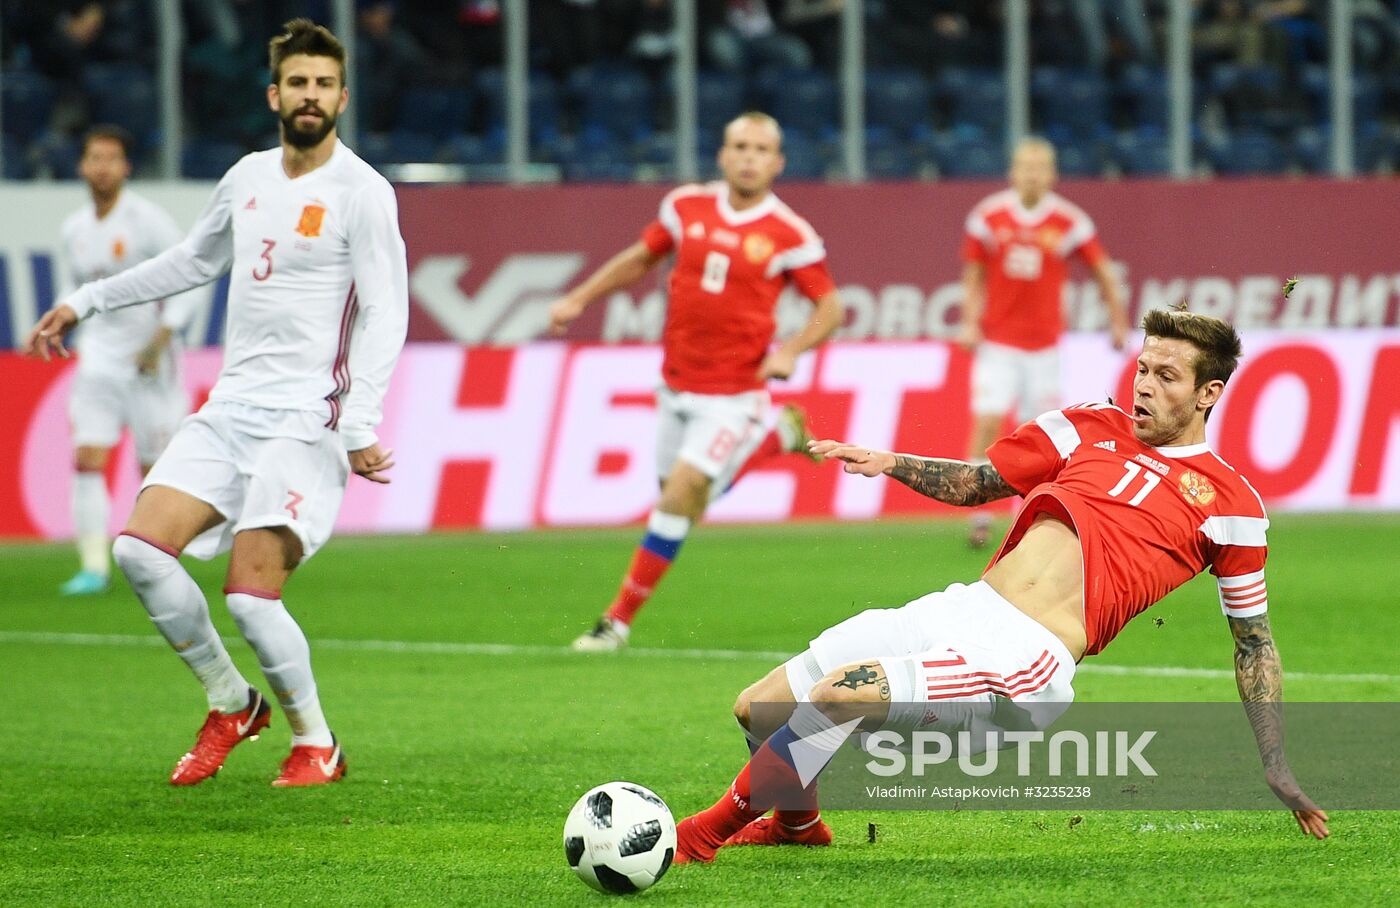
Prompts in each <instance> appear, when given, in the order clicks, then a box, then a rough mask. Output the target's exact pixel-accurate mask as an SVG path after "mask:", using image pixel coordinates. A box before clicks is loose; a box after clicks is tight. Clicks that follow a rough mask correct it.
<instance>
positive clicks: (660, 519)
mask: <svg viewBox="0 0 1400 908" xmlns="http://www.w3.org/2000/svg"><path fill="white" fill-rule="evenodd" d="M782 141H783V136H782V130H781V129H780V128H779V127H778V123H777V121H776V120H774V119H773V118H772V117H770V116H768V115H767V114H760V113H747V114H743V115H741V116H739V117H737V118H735V119H734V120H733V121H732V122H731V123H730V124H729V125H728V126H727V127H726V128H725V131H724V146H723V147H722V148H721V149H720V152H719V166H720V170H721V171H722V172H723V174H724V180H723V181H721V182H716V183H709V184H706V185H703V186H702V185H688V186H682V187H680V188H679V189H676V190H675V191H673V192H672V193H671V194H669V195H668V196H666V198H665V199H664V200H663V201H662V203H661V210H660V213H659V214H658V215H657V219H656V220H655V221H653V222H652V223H651V224H650V225H648V226H647V228H646V229H645V230H644V231H643V232H642V237H641V239H640V240H639V241H638V242H636V243H634V244H632V245H631V246H629V247H627V248H626V249H624V250H623V251H622V252H620V253H618V254H617V255H615V256H614V257H613V258H612V259H611V260H609V261H608V262H607V263H606V264H604V265H603V266H602V267H601V268H599V269H598V270H597V271H596V272H594V273H593V274H592V275H591V276H590V277H589V278H588V279H587V280H586V281H584V282H583V283H582V284H580V285H579V286H578V287H576V288H574V289H573V290H572V291H571V292H569V293H568V294H567V295H566V296H564V298H563V299H561V300H559V301H558V302H556V303H555V304H554V305H553V306H552V307H551V308H550V327H551V329H552V330H553V331H554V332H555V333H556V334H558V333H562V332H563V331H564V329H565V327H566V326H567V325H568V324H569V323H570V322H572V321H573V320H574V319H576V318H578V317H579V315H580V314H582V312H583V310H584V308H585V307H587V306H588V305H589V304H590V303H592V302H594V301H595V300H598V299H602V298H604V297H606V296H608V295H609V294H611V293H612V292H614V291H615V290H618V289H620V288H622V287H627V286H629V285H631V284H634V283H636V282H637V281H639V280H641V278H642V277H643V276H644V275H645V274H646V273H647V272H649V271H650V270H651V269H652V268H654V267H655V266H656V265H657V264H658V263H659V262H661V261H662V260H663V259H665V258H666V257H668V256H674V259H675V261H674V265H673V268H672V271H671V278H670V283H669V285H668V289H669V303H668V306H667V312H666V327H665V329H664V331H663V332H662V339H661V343H662V348H663V351H664V354H665V359H664V361H663V362H662V364H661V377H662V387H661V388H660V390H659V391H658V392H657V395H656V405H657V417H658V438H657V446H656V447H657V451H656V457H657V473H658V476H659V477H660V480H661V498H660V500H659V501H658V502H657V504H656V507H655V508H654V509H653V510H652V512H651V516H650V517H649V519H648V520H647V532H646V535H645V536H644V537H643V538H642V542H641V545H639V546H638V547H637V552H636V554H635V555H634V556H633V558H632V564H631V566H630V567H628V569H627V574H626V576H625V577H624V578H623V580H622V586H621V588H620V589H619V590H618V592H617V596H616V597H615V598H614V600H613V602H612V604H611V605H610V606H609V607H608V609H607V611H606V612H605V613H604V614H603V616H602V617H601V618H600V619H599V620H598V623H597V625H596V626H595V627H594V628H593V630H591V631H589V632H588V633H586V634H584V635H582V636H581V637H579V638H578V639H577V640H575V641H574V649H577V650H582V651H585V652H600V651H609V650H617V649H620V648H621V647H623V646H626V645H627V639H628V636H629V633H630V629H631V624H632V619H633V618H634V617H635V616H636V614H637V611H638V610H639V609H640V608H641V607H642V606H643V605H645V604H646V601H647V599H648V598H650V596H651V594H652V591H653V590H655V588H656V585H657V584H658V583H659V582H660V581H661V578H662V576H663V575H664V574H665V573H666V571H667V569H668V568H670V566H671V562H672V561H674V560H675V558H676V555H677V553H678V552H679V551H680V547H681V544H682V543H683V542H684V541H685V537H686V535H687V534H688V533H689V532H690V528H691V527H692V526H693V525H694V524H695V522H696V521H698V520H699V519H700V518H701V516H702V515H703V514H704V513H705V509H706V507H707V506H708V505H709V503H710V501H712V500H713V499H714V498H715V497H716V496H718V495H720V494H722V493H723V492H724V491H725V490H726V489H728V488H729V487H730V486H731V485H733V484H734V481H735V480H736V479H737V478H738V477H739V476H740V475H742V474H743V472H744V471H745V470H746V469H747V468H748V467H749V466H750V465H751V464H753V463H755V462H757V461H758V460H760V459H765V458H767V457H769V456H771V455H774V454H778V453H781V452H783V451H794V452H801V453H804V454H805V453H807V450H806V444H807V441H808V435H807V428H806V420H805V417H804V416H803V414H802V411H800V410H798V409H797V408H795V407H784V408H783V410H782V412H780V413H779V416H778V421H777V425H776V427H775V428H773V429H771V430H770V429H768V428H767V425H768V410H769V398H768V390H767V381H768V379H770V378H787V377H788V376H789V375H791V374H792V371H793V369H794V368H795V367H796V363H797V357H798V356H799V355H801V354H802V353H803V352H805V351H807V350H810V349H811V348H812V347H815V346H816V345H817V344H819V343H821V342H822V341H824V340H825V339H826V338H827V337H828V336H829V335H830V334H831V332H832V331H834V330H835V329H836V327H837V326H838V325H839V324H840V323H841V319H842V315H843V309H842V306H841V299H840V297H839V296H838V295H837V292H836V285H835V284H834V283H833V282H832V280H831V275H830V274H829V273H828V272H827V268H826V248H825V247H824V246H823V245H822V240H821V237H819V236H817V234H816V232H815V231H813V230H812V227H811V225H809V224H808V223H807V222H806V221H804V220H803V219H802V218H800V217H798V216H797V215H796V214H794V213H793V211H792V209H790V208H788V207H787V205H784V204H783V203H782V202H781V201H780V200H779V199H778V197H777V196H775V195H773V193H772V186H773V181H774V180H776V179H777V177H778V174H779V173H781V172H782V169H783V152H782ZM788 283H791V284H793V285H794V286H796V287H797V289H798V290H799V291H801V293H802V294H803V295H804V296H806V297H807V298H808V299H810V300H811V301H812V302H813V303H814V304H815V307H816V308H815V310H814V311H813V312H812V316H811V319H810V320H809V321H808V323H807V325H806V326H805V327H804V328H803V329H802V330H801V331H799V332H798V333H797V334H795V335H793V336H792V337H790V338H788V339H787V340H785V341H784V342H783V343H782V344H780V345H779V346H778V347H777V348H776V349H773V350H771V351H770V350H769V345H770V344H771V343H772V340H773V332H774V330H775V323H774V318H773V309H774V307H775V306H776V305H777V302H778V294H779V293H781V292H782V290H783V288H784V287H785V286H786V285H787V284H788Z"/></svg>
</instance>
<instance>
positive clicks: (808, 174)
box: [783, 129, 827, 180]
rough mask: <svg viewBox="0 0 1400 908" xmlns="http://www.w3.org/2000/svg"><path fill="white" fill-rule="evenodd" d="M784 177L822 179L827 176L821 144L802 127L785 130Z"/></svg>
mask: <svg viewBox="0 0 1400 908" xmlns="http://www.w3.org/2000/svg"><path fill="white" fill-rule="evenodd" d="M783 157H785V158H786V159H787V165H786V166H785V167H784V168H783V177H784V179H789V180H820V179H824V178H825V177H826V165H827V162H826V158H825V156H824V155H823V154H822V149H821V145H820V144H819V143H818V142H817V140H816V139H813V138H812V137H811V136H809V135H808V134H807V133H805V132H803V131H802V130H800V129H784V130H783Z"/></svg>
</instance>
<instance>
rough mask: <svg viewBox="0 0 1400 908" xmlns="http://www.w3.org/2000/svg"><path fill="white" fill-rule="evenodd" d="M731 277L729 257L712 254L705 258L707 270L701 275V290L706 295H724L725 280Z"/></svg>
mask: <svg viewBox="0 0 1400 908" xmlns="http://www.w3.org/2000/svg"><path fill="white" fill-rule="evenodd" d="M728 276H729V256H727V255H725V254H724V253H723V252H711V253H709V254H707V255H706V256H705V270H704V273H702V274H701V275H700V289H701V290H704V291H705V292H706V293H723V292H724V280H725V278H726V277H728Z"/></svg>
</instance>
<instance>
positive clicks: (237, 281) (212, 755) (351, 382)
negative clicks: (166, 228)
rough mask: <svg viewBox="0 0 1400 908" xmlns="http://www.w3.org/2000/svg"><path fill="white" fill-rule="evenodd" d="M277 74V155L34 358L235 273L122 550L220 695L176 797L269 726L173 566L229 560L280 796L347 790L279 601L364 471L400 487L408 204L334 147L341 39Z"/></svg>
mask: <svg viewBox="0 0 1400 908" xmlns="http://www.w3.org/2000/svg"><path fill="white" fill-rule="evenodd" d="M269 58H270V64H271V75H272V84H271V85H269V86H268V89H267V98H268V106H269V107H270V108H271V109H272V110H273V111H275V112H276V113H277V115H278V117H279V119H280V121H281V134H282V142H281V145H280V147H278V148H273V149H270V150H268V151H262V152H256V153H254V154H250V155H248V156H247V157H245V158H243V159H242V160H240V161H239V162H238V163H237V164H235V165H234V166H233V167H232V168H230V169H229V171H228V173H227V174H225V175H224V178H223V179H222V180H220V181H219V184H218V186H217V187H216V188H215V190H214V197H213V199H212V200H211V201H210V203H209V206H208V208H207V209H206V210H205V211H204V213H203V214H202V215H201V216H200V219H199V221H198V222H197V223H196V224H195V226H194V229H193V230H192V231H191V232H190V235H189V236H188V237H186V238H185V240H184V241H183V242H181V243H180V244H179V245H178V246H176V247H174V248H173V249H171V250H169V251H167V252H165V253H163V254H162V255H160V256H158V257H156V258H154V259H152V260H151V261H149V262H145V263H143V264H141V265H138V266H137V267H135V268H132V269H131V270H129V271H125V272H123V273H121V274H119V275H115V276H113V277H109V278H105V279H103V280H100V281H96V282H94V283H91V284H87V285H85V286H83V287H82V288H80V289H79V290H78V291H77V292H76V293H74V294H72V295H71V296H69V297H68V298H67V299H66V300H65V301H64V304H63V305H60V306H58V307H56V308H55V309H53V310H52V311H51V312H49V313H48V314H47V315H46V316H45V317H44V318H43V319H42V320H41V321H40V322H39V324H38V325H37V326H36V327H35V329H34V331H33V332H32V333H31V335H30V337H29V339H28V342H27V348H28V350H29V351H30V352H33V353H37V354H39V355H42V356H44V357H45V358H47V357H48V356H49V355H50V353H59V354H60V355H63V354H66V351H65V350H64V348H63V345H62V337H63V333H64V332H65V331H67V330H68V328H70V327H71V326H72V325H73V324H75V323H76V322H77V321H78V320H79V318H80V317H87V316H90V315H93V314H94V313H109V312H114V311H117V310H121V309H125V308H126V307H128V306H132V305H135V304H137V303H140V302H145V301H148V300H152V299H157V298H160V297H164V296H167V295H169V294H172V293H177V292H180V291H183V290H187V289H189V288H191V287H195V286H198V285H200V284H204V283H207V282H208V281H211V280H213V279H214V278H216V277H218V276H219V275H220V274H222V273H224V272H225V271H228V272H230V274H231V281H230V285H229V308H228V329H227V337H226V341H225V351H224V367H223V371H222V372H221V373H220V374H219V379H218V382H217V383H216V384H215V386H214V389H213V390H212V391H211V392H210V395H209V401H208V403H206V404H205V405H204V406H203V407H202V408H201V409H200V410H199V412H198V413H196V414H194V415H193V416H191V417H189V418H188V419H187V420H186V421H185V422H184V423H183V424H182V425H181V426H180V429H179V431H178V432H177V433H176V435H175V438H174V440H172V441H171V443H170V446H169V447H168V448H166V450H165V452H164V453H163V454H162V455H161V456H160V458H159V459H158V460H157V461H156V464H155V466H154V467H153V468H152V470H151V472H150V475H148V476H147V477H146V481H145V483H144V485H143V487H142V491H141V495H140V497H139V498H138V499H137V501H136V507H135V510H134V511H133V513H132V515H131V518H130V520H129V521H128V522H127V525H126V529H125V530H124V531H123V532H122V534H121V536H120V537H119V538H118V539H117V541H116V543H115V544H114V545H113V546H112V552H113V555H114V556H115V557H116V561H117V564H118V565H119V566H120V567H121V569H122V572H123V573H125V574H126V577H127V579H128V580H129V581H130V582H131V586H132V589H133V590H135V591H136V595H137V596H138V597H139V598H140V600H141V603H142V604H143V605H144V606H145V607H146V610H147V611H148V612H149V613H150V615H151V620H152V621H154V622H155V624H156V626H157V627H158V628H160V631H161V633H162V634H164V635H165V638H166V639H167V640H169V641H170V644H171V646H173V647H174V648H175V651H176V652H177V653H179V654H180V657H181V658H182V659H184V660H185V662H186V663H187V664H188V665H189V667H190V668H191V670H193V672H194V674H195V676H196V677H197V678H198V679H199V680H200V682H201V683H202V684H203V685H204V688H205V690H206V691H207V692H208V696H209V709H210V711H209V715H208V718H207V719H206V720H205V722H204V726H203V727H202V728H201V729H200V730H199V735H198V739H197V740H196V742H195V745H194V747H193V748H192V749H191V750H190V752H189V753H187V754H185V756H184V757H183V758H181V759H180V761H179V763H178V765H176V767H175V771H174V773H173V774H172V775H171V778H170V781H171V782H172V783H173V784H175V785H194V784H196V783H198V782H202V781H203V780H204V779H207V778H209V777H210V776H212V775H213V774H214V773H216V772H217V771H218V770H219V767H220V766H222V765H223V763H224V759H225V758H226V757H227V756H228V753H229V751H231V750H232V749H233V748H234V746H236V745H237V744H238V743H239V742H241V741H243V740H245V739H248V738H253V737H256V736H257V734H258V733H259V732H260V731H262V730H263V729H264V728H266V727H267V725H268V720H269V713H270V712H271V709H270V707H269V706H268V704H267V703H266V702H265V701H264V700H263V697H262V694H261V693H259V692H258V690H257V689H256V688H254V687H252V686H251V685H250V684H249V683H248V682H247V681H246V680H244V678H243V676H242V675H241V674H239V671H238V669H237V667H235V666H234V664H233V661H232V660H231V659H229V656H228V653H227V651H226V650H225V649H224V646H223V644H222V643H221V642H220V640H219V636H218V634H217V633H216V632H215V630H214V626H213V624H211V623H210V620H209V607H208V605H207V603H206V602H205V599H204V594H203V593H202V592H201V591H200V589H199V587H198V586H196V585H195V582H194V580H193V579H191V578H190V576H189V574H187V573H186V572H185V570H184V568H182V567H181V566H180V563H179V561H178V560H177V556H178V555H180V554H181V553H182V552H186V551H188V552H189V553H190V554H193V555H195V556H197V557H202V558H208V557H212V556H213V555H214V554H215V553H216V552H217V551H222V550H225V549H227V548H229V547H231V548H232V555H231V556H230V558H229V566H228V575H227V579H226V584H225V587H224V593H225V596H226V601H227V603H228V608H229V611H230V612H231V613H232V615H233V617H234V620H235V621H236V622H237V624H238V628H239V630H240V631H241V632H242V633H243V636H244V637H245V638H246V639H247V641H248V643H249V645H250V646H251V647H252V649H253V652H254V653H255V654H256V655H257V657H258V663H259V664H260V665H261V666H262V670H263V674H264V675H265V676H266V677H267V680H268V683H269V684H270V685H271V687H272V691H273V692H274V694H275V695H276V697H277V699H278V701H279V702H280V703H281V705H282V709H283V711H284V712H285V713H286V716H287V721H288V724H290V726H291V729H292V751H291V754H290V756H288V757H287V759H286V760H285V761H284V762H283V764H282V771H281V774H280V775H279V776H278V777H277V779H276V780H275V781H274V782H273V783H272V784H273V785H275V786H300V785H320V784H325V783H328V782H334V781H336V780H338V779H340V778H341V777H342V776H343V775H344V774H345V756H344V754H343V753H342V752H341V749H340V746H339V744H338V742H337V741H336V739H335V737H334V736H333V735H332V734H331V730H330V728H329V727H328V726H327V724H326V719H325V716H324V715H323V714H322V712H321V705H320V701H319V699H318V697H317V693H316V681H315V678H314V677H313V676H312V673H311V657H310V649H309V647H308V644H307V641H306V636H305V635H304V634H303V633H302V631H301V628H300V627H298V626H297V623H296V621H294V620H293V619H292V616H291V615H290V614H289V613H288V612H287V609H286V608H285V607H284V606H283V604H282V587H283V584H284V583H285V582H286V580H287V578H288V577H290V576H291V573H292V571H293V570H294V569H295V568H296V566H297V565H298V564H300V563H301V562H303V561H305V560H306V559H307V558H310V557H311V556H312V555H313V554H315V553H316V550H317V549H319V548H320V547H321V546H322V545H324V544H325V542H326V540H327V539H328V538H330V534H331V526H332V524H333V523H334V522H335V517H336V513H337V511H338V510H339V509H340V502H341V498H342V496H343V495H344V492H345V483H346V480H347V479H348V477H349V473H350V471H352V470H353V471H354V472H356V473H358V474H360V475H361V476H364V477H365V478H367V479H370V480H372V481H374V482H388V481H389V480H388V478H387V477H386V476H384V475H383V474H384V472H385V471H386V470H388V469H389V468H390V467H392V466H393V462H392V460H391V457H392V452H391V451H388V450H383V449H381V448H380V446H379V442H378V438H377V437H376V435H375V427H376V426H377V425H378V424H379V420H380V411H381V405H382V402H383V399H384V394H385V391H386V389H387V387H388V384H389V376H390V375H391V374H392V372H393V370H394V364H395V362H396V361H397V359H398V356H399V351H400V350H401V349H402V347H403V341H404V335H405V333H406V331H407V326H408V274H407V265H406V260H405V255H404V244H403V239H402V237H401V236H400V234H399V226H398V205H397V201H396V199H395V197H394V191H393V188H392V187H391V186H390V185H389V183H388V182H387V181H386V180H385V179H384V178H383V177H381V176H380V175H379V174H378V173H376V172H375V171H374V170H373V169H372V168H371V167H370V166H369V165H368V164H366V163H365V162H364V161H362V160H360V158H358V157H356V156H355V154H354V153H353V152H352V151H350V149H348V148H346V147H345V146H344V145H342V144H341V143H340V142H339V140H338V139H337V138H336V130H335V125H336V116H337V115H338V114H339V113H340V112H341V111H343V110H344V109H345V106H346V103H347V101H348V98H349V95H348V93H347V90H346V87H345V50H344V48H343V47H342V46H341V44H340V43H339V42H338V41H337V40H336V38H335V36H334V35H332V34H331V33H330V31H329V30H327V29H326V28H324V27H322V26H318V25H316V24H315V23H313V22H311V21H310V20H307V19H294V20H292V21H290V22H288V23H287V24H286V25H285V26H284V27H283V33H282V34H280V35H278V36H277V37H275V38H273V39H272V41H271V42H270V44H269ZM104 317H105V316H104Z"/></svg>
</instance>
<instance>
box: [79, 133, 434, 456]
mask: <svg viewBox="0 0 1400 908" xmlns="http://www.w3.org/2000/svg"><path fill="white" fill-rule="evenodd" d="M225 271H229V272H230V282H229V297H228V326H227V330H226V334H225V341H224V367H223V371H222V372H220V374H219V380H218V382H217V383H216V384H215V386H214V389H213V391H211V392H210V395H209V397H210V399H211V400H230V401H237V402H240V403H245V404H250V405H252V406H255V407H262V408H264V409H269V410H284V411H301V412H303V413H311V414H315V415H316V416H317V417H318V418H319V419H320V420H321V421H322V422H323V424H324V425H325V426H326V427H327V428H329V429H332V430H335V429H339V431H340V432H341V435H342V436H343V438H344V441H345V446H346V448H347V450H351V451H357V450H359V449H361V448H365V447H368V446H369V445H372V444H374V443H375V442H376V441H377V440H378V439H377V438H376V437H375V434H374V429H375V427H376V426H377V425H379V420H380V414H381V407H382V404H383V400H384V393H385V391H386V390H387V389H388V386H389V376H390V374H391V373H392V372H393V371H394V364H395V363H396V362H397V360H398V356H399V351H400V350H402V349H403V342H404V336H405V334H406V333H407V331H408V265H407V259H406V256H405V252H404V244H403V237H402V236H400V234H399V221H398V200H397V199H396V198H395V196H394V189H393V187H392V186H390V185H389V182H388V181H387V180H385V179H384V178H383V177H382V176H380V175H379V174H378V173H377V172H375V170H374V169H373V168H372V167H370V166H369V165H368V164H366V163H365V162H364V161H362V160H361V159H360V158H359V157H358V156H356V155H355V153H354V152H352V151H351V150H350V149H349V148H346V147H345V146H344V145H343V144H341V143H340V142H336V145H335V149H334V151H333V152H332V154H331V157H330V160H328V161H327V162H326V163H325V164H323V165H322V166H320V167H318V168H316V169H315V170H313V171H311V172H310V173H307V174H303V175H302V176H300V177H297V178H296V179H292V178H290V177H288V176H287V174H286V171H285V170H283V169H282V148H281V147H280V146H279V147H277V148H272V149H269V150H267V151H259V152H254V153H253V154H250V155H247V156H246V157H244V158H243V159H242V160H240V161H239V162H238V163H237V164H234V165H233V167H231V168H229V171H228V173H226V174H224V177H223V179H222V180H220V181H219V185H218V186H217V187H216V188H215V189H214V197H213V198H212V199H211V200H210V202H209V205H208V207H207V208H206V209H205V210H204V213H203V214H202V215H200V218H199V221H198V222H197V223H196V224H195V226H194V229H193V230H191V231H190V234H189V236H188V237H186V238H185V240H184V241H183V242H181V243H180V244H179V245H178V246H176V247H174V248H173V249H170V250H169V251H167V252H165V253H164V254H162V255H160V256H158V257H157V258H154V259H152V260H150V261H149V262H145V263H143V264H141V265H138V266H137V267H135V268H132V269H131V270H129V271H125V272H123V273H121V274H119V275H115V276H113V277H108V278H104V279H102V280H100V281H97V282H95V283H91V284H87V285H85V286H83V287H82V288H80V289H79V290H78V291H77V292H76V293H74V294H73V295H72V296H71V297H69V298H68V299H67V300H65V302H66V303H68V305H70V306H72V307H73V308H74V310H76V311H77V313H78V315H79V316H80V317H86V316H88V315H91V314H92V313H94V312H104V313H105V312H111V311H113V310H119V309H124V308H125V307H127V306H131V305H134V304H136V303H140V302H145V301H148V300H152V299H156V298H159V297H161V296H165V295H168V294H171V293H175V292H179V291H181V290H186V289H189V288H191V287H197V286H199V285H200V284H204V283H208V282H209V281H212V280H214V279H215V278H217V277H218V276H219V275H221V274H223V273H224V272H225Z"/></svg>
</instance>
